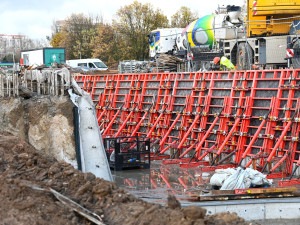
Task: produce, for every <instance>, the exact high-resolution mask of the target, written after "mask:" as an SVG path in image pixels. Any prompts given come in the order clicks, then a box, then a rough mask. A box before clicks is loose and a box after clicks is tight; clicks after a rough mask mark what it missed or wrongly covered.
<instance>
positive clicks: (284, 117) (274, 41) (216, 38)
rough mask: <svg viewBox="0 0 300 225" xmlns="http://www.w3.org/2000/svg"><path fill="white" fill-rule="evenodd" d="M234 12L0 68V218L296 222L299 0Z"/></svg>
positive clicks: (35, 53) (31, 53)
mask: <svg viewBox="0 0 300 225" xmlns="http://www.w3.org/2000/svg"><path fill="white" fill-rule="evenodd" d="M246 11H247V13H246V18H245V20H242V19H241V17H242V16H244V15H242V14H241V7H237V6H226V7H223V8H220V9H219V11H218V13H216V14H215V15H209V16H204V17H201V18H200V19H198V20H196V21H194V22H192V23H191V24H189V25H188V26H187V27H186V28H185V29H180V28H174V29H173V28H158V29H157V30H153V31H151V33H150V34H149V54H150V58H151V59H150V60H149V61H143V62H141V61H136V60H131V61H129V60H128V61H123V62H120V63H119V69H118V70H111V69H108V67H107V66H106V65H105V64H104V63H103V62H102V61H101V60H100V59H78V60H66V54H65V49H64V48H43V49H36V50H24V51H22V52H21V60H20V65H19V66H17V65H15V64H13V69H12V70H8V69H7V70H3V69H2V70H0V117H1V123H0V171H1V175H0V180H1V183H2V186H1V187H2V188H1V190H0V199H1V204H0V209H1V211H0V218H1V222H0V224H101V225H104V224H105V225H113V224H151V225H152V224H154V225H155V224H174V225H176V224H186V225H188V224H190V225H196V224H199V225H202V224H205V225H214V224H216V225H232V224H237V225H240V224H245V225H246V224H248V225H250V224H252V225H258V224H261V225H271V224H272V225H273V224H275V225H276V224H278V225H280V224H292V225H296V224H300V137H299V133H300V64H299V58H300V48H299V43H300V42H299V39H298V34H299V33H298V32H299V31H300V26H299V23H300V16H299V15H300V1H294V0H291V1H273V0H266V1H263V0H260V1H259V0H258V1H254V0H249V1H247V7H246ZM283 46H284V47H283ZM224 62H225V63H224ZM7 65H8V64H5V66H7Z"/></svg>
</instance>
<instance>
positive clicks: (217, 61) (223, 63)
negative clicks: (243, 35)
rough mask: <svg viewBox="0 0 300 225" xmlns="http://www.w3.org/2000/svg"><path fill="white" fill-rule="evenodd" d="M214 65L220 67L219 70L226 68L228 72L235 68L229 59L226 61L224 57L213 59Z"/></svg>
mask: <svg viewBox="0 0 300 225" xmlns="http://www.w3.org/2000/svg"><path fill="white" fill-rule="evenodd" d="M214 64H215V65H220V70H223V67H226V68H227V69H228V70H230V71H234V70H235V67H234V65H233V64H232V62H231V61H230V60H229V59H227V58H226V57H225V56H222V57H221V59H220V57H215V58H214Z"/></svg>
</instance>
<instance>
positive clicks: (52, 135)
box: [0, 96, 77, 167]
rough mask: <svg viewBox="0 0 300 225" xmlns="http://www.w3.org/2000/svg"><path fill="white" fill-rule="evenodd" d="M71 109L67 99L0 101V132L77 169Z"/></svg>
mask: <svg viewBox="0 0 300 225" xmlns="http://www.w3.org/2000/svg"><path fill="white" fill-rule="evenodd" d="M73 107H74V106H73V103H72V102H71V100H70V99H69V96H59V97H57V96H51V97H50V96H46V97H45V96H43V97H33V98H30V99H23V98H0V131H1V132H9V133H12V134H13V135H15V136H18V137H19V138H21V139H22V140H24V141H27V142H29V143H30V144H31V145H32V146H33V147H35V148H36V149H37V150H39V151H41V152H42V153H43V154H46V155H53V156H54V157H55V158H56V159H57V160H58V161H62V160H64V161H66V162H69V163H71V164H72V165H73V166H75V167H77V162H76V153H75V140H74V126H73Z"/></svg>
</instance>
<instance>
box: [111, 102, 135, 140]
mask: <svg viewBox="0 0 300 225" xmlns="http://www.w3.org/2000/svg"><path fill="white" fill-rule="evenodd" d="M134 104H135V106H134V107H133V109H132V110H131V112H130V113H129V114H128V115H127V117H126V119H125V120H124V121H123V123H122V125H121V126H120V127H119V130H118V132H117V133H116V134H114V137H115V138H116V137H119V135H120V133H121V132H122V130H123V128H124V127H125V126H126V125H127V121H128V120H129V119H130V118H131V116H132V114H133V113H134V112H135V108H136V107H137V105H138V103H134Z"/></svg>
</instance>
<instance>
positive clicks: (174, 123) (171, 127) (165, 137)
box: [159, 105, 186, 146]
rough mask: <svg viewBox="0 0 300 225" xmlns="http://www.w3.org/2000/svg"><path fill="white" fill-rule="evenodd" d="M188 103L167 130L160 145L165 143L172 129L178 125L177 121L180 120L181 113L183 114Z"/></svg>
mask: <svg viewBox="0 0 300 225" xmlns="http://www.w3.org/2000/svg"><path fill="white" fill-rule="evenodd" d="M185 107H186V105H184V107H183V109H182V110H181V112H180V113H178V115H177V117H176V118H175V120H174V122H173V123H172V125H171V126H170V128H169V130H168V131H167V132H166V134H165V136H164V137H163V139H162V140H161V141H160V143H159V145H160V146H163V144H164V143H165V141H166V140H167V138H168V137H169V134H170V133H171V131H172V129H173V128H174V126H175V125H176V123H177V122H178V120H179V118H180V117H181V115H182V114H183V110H184V109H185Z"/></svg>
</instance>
